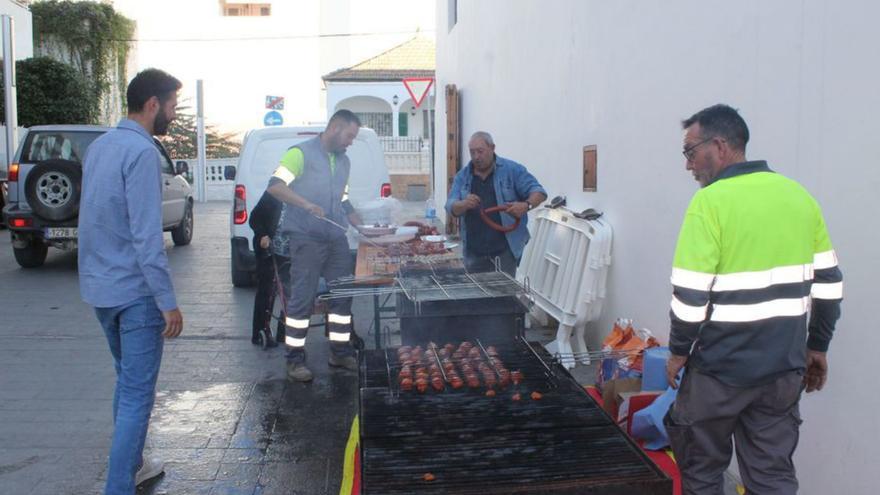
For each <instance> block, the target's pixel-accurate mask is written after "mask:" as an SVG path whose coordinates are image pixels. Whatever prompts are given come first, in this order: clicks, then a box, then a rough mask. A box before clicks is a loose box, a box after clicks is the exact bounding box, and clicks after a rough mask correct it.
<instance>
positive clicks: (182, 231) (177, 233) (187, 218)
mask: <svg viewBox="0 0 880 495" xmlns="http://www.w3.org/2000/svg"><path fill="white" fill-rule="evenodd" d="M193 223H194V222H193V206H192V203H190V202H187V203H186V208H185V209H184V211H183V219H182V220H180V225H178V226H177V227H174V228H173V229H172V230H171V240H173V241H174V245H175V246H186V245H188V244H189V243H190V242H192V236H193Z"/></svg>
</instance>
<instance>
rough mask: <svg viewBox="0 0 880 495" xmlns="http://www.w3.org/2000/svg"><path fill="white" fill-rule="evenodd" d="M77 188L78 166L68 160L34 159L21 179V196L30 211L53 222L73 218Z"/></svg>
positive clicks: (78, 189)
mask: <svg viewBox="0 0 880 495" xmlns="http://www.w3.org/2000/svg"><path fill="white" fill-rule="evenodd" d="M81 192H82V167H81V166H80V165H79V164H78V163H76V162H74V161H70V160H62V159H52V160H45V161H42V162H40V163H37V164H36V165H35V166H34V168H33V169H31V171H30V172H29V173H28V175H27V180H26V181H25V183H24V194H25V198H27V202H28V205H30V207H31V209H32V210H33V211H34V214H35V215H37V216H38V217H40V218H42V219H45V220H49V221H53V222H63V221H65V220H70V219H71V218H76V216H77V215H78V214H79V198H80V193H81Z"/></svg>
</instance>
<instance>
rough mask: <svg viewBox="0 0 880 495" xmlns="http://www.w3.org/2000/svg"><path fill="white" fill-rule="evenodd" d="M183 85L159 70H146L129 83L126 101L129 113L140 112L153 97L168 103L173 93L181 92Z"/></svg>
mask: <svg viewBox="0 0 880 495" xmlns="http://www.w3.org/2000/svg"><path fill="white" fill-rule="evenodd" d="M181 87H183V84H181V83H180V81H179V80H177V78H175V77H174V76H172V75H171V74H168V73H167V72H165V71H161V70H159V69H146V70H143V71H141V72H139V73H138V75H136V76H134V79H132V80H131V82H130V83H128V91H126V93H125V99H126V102H127V103H128V111H129V112H140V111H141V110H143V109H144V104H145V103H146V102H147V100H149V99H150V98H152V97H154V96H155V97H157V98H159V101H161V102H164V101H166V100H167V99H168V98H169V97H170V95H171V93H172V92H174V91H178V90H180V88H181Z"/></svg>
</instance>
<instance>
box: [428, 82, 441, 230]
mask: <svg viewBox="0 0 880 495" xmlns="http://www.w3.org/2000/svg"><path fill="white" fill-rule="evenodd" d="M434 82H435V83H436V82H437V81H436V80H435V81H434ZM434 86H435V85H434V84H431V91H433V90H434ZM427 98H428V147H429V149H430V150H431V153H430V156H431V161H430V162H429V163H430V164H431V197H432V198H433V197H434V191H436V190H437V186H436V185H435V184H434V116H433V115H431V111H432V110H433V109H434V101H433V96H432V95H431V92H430V91H429V92H428V96H427ZM434 204H435V205H436V204H437V199H436V198H435V199H434ZM444 218H445V216H444Z"/></svg>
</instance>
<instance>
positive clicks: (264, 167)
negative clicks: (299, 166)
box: [251, 137, 304, 181]
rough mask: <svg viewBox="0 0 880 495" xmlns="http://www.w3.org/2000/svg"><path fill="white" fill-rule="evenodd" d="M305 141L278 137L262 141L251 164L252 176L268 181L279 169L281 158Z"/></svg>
mask: <svg viewBox="0 0 880 495" xmlns="http://www.w3.org/2000/svg"><path fill="white" fill-rule="evenodd" d="M303 141H304V139H301V138H299V139H297V138H293V139H291V138H290V137H278V138H274V139H264V140H262V141H260V144H259V145H258V146H257V151H256V153H254V159H253V161H252V162H251V163H252V166H253V170H252V171H251V174H252V175H253V176H254V177H257V178H258V179H264V178H265V179H266V180H267V181H268V180H269V176H270V175H272V174H273V173H274V172H275V169H276V168H278V164H279V163H280V162H281V157H282V156H284V154H285V153H287V150H289V149H290V148H291V147H292V146H293V145H296V144H299V143H301V142H303Z"/></svg>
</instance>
